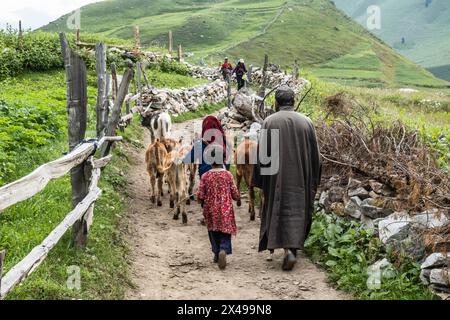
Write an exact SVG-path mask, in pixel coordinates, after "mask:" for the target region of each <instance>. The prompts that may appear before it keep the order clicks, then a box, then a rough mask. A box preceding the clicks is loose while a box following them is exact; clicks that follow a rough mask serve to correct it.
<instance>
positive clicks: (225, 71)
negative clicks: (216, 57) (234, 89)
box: [220, 58, 233, 81]
mask: <svg viewBox="0 0 450 320" xmlns="http://www.w3.org/2000/svg"><path fill="white" fill-rule="evenodd" d="M232 72H233V66H232V65H231V63H230V62H229V60H228V58H225V61H224V63H223V64H222V66H221V67H220V73H222V76H223V80H225V81H226V80H227V79H228V77H229V76H231V73H232Z"/></svg>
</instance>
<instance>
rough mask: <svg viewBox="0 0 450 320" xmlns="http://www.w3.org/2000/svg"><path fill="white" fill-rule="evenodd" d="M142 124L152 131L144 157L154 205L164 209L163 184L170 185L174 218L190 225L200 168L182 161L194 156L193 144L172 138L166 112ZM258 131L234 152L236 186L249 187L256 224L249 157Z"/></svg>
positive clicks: (255, 130)
mask: <svg viewBox="0 0 450 320" xmlns="http://www.w3.org/2000/svg"><path fill="white" fill-rule="evenodd" d="M142 124H143V125H144V126H145V127H147V128H148V129H149V130H150V133H151V139H152V141H151V144H150V146H149V147H148V148H147V150H146V153H145V162H146V169H147V172H148V175H149V177H150V185H151V201H152V203H153V204H157V205H158V206H162V200H161V199H162V198H163V197H164V190H163V187H164V183H167V184H168V186H169V196H170V208H171V209H175V207H176V213H175V214H174V217H173V218H174V219H175V220H178V219H179V218H180V214H181V215H182V219H183V224H187V222H188V217H187V213H186V205H190V202H191V200H194V194H193V192H194V186H195V181H196V176H197V170H198V164H197V163H184V162H183V159H184V158H185V157H186V156H187V155H188V154H189V153H190V152H191V150H192V148H193V143H194V142H193V141H189V142H186V141H183V138H181V139H174V138H173V137H171V130H172V121H171V117H170V115H169V114H168V113H166V112H158V113H155V114H153V115H151V116H149V117H146V118H144V120H143V123H142ZM257 131H258V128H253V131H252V132H251V134H250V135H248V136H247V137H246V138H245V139H244V140H243V141H242V142H241V143H240V144H239V146H238V147H237V148H236V150H235V151H234V160H235V163H236V178H237V186H238V189H239V191H241V186H240V185H241V182H242V180H244V181H245V183H246V184H247V187H248V189H249V196H250V203H249V213H250V219H251V220H252V221H253V220H255V192H254V188H253V186H252V183H251V179H252V175H253V165H252V164H250V163H251V161H250V156H251V155H255V154H256V152H257V142H256V141H255V140H256V139H255V135H256V134H257ZM251 137H253V139H251ZM235 144H237V141H236V142H235ZM238 160H239V161H238ZM261 205H262V196H261ZM238 206H241V203H240V202H238Z"/></svg>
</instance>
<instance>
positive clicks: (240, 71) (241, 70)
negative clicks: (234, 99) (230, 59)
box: [233, 59, 247, 91]
mask: <svg viewBox="0 0 450 320" xmlns="http://www.w3.org/2000/svg"><path fill="white" fill-rule="evenodd" d="M234 73H235V74H236V80H237V83H238V91H239V90H241V89H242V88H243V87H245V80H244V75H245V74H246V73H247V68H246V67H245V61H244V59H241V60H239V62H238V64H237V66H236V68H235V69H234V70H233V74H234Z"/></svg>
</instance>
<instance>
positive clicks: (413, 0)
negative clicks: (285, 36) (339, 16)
mask: <svg viewBox="0 0 450 320" xmlns="http://www.w3.org/2000/svg"><path fill="white" fill-rule="evenodd" d="M334 2H335V3H336V5H337V7H338V8H340V9H342V10H344V11H345V12H346V13H347V14H348V15H350V16H351V17H353V18H354V19H355V20H356V21H358V22H359V23H361V24H363V25H364V26H365V25H366V21H367V17H368V15H367V8H368V7H369V6H370V5H378V6H380V8H381V19H382V20H381V22H382V26H381V30H373V32H374V34H376V35H377V36H379V37H380V38H382V39H383V40H384V41H386V42H387V43H388V44H389V45H391V46H392V47H394V48H395V49H396V50H398V52H400V53H401V54H403V55H405V56H407V57H408V58H410V59H411V60H413V61H415V62H417V63H419V64H420V65H422V66H424V67H426V68H427V69H429V70H430V71H432V72H433V73H434V74H436V75H437V76H439V77H442V78H444V79H447V80H450V50H449V49H450V18H449V17H450V2H449V1H447V0H431V1H430V0H428V1H427V0H396V1H392V0H354V1H349V0H335V1H334ZM402 38H404V40H405V41H404V43H403V42H402Z"/></svg>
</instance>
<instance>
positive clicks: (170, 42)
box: [169, 30, 173, 55]
mask: <svg viewBox="0 0 450 320" xmlns="http://www.w3.org/2000/svg"><path fill="white" fill-rule="evenodd" d="M172 53H173V33H172V30H169V54H170V55H172Z"/></svg>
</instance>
